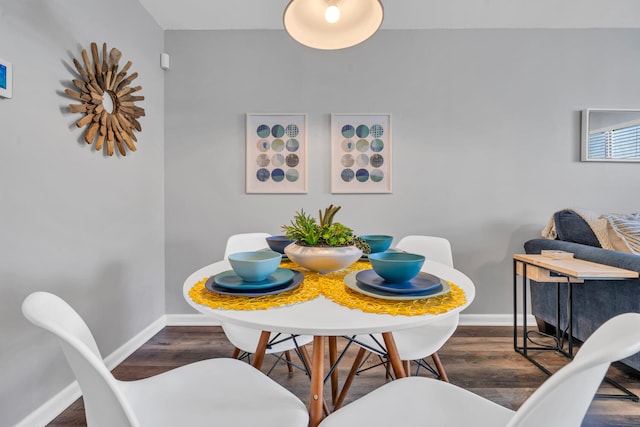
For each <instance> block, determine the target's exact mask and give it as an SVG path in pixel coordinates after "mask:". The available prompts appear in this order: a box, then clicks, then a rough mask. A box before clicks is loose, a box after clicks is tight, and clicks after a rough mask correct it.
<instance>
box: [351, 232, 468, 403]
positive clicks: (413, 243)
mask: <svg viewBox="0 0 640 427" xmlns="http://www.w3.org/2000/svg"><path fill="white" fill-rule="evenodd" d="M395 249H397V250H402V251H404V252H410V253H415V254H420V255H424V256H425V258H426V259H427V260H429V261H435V262H439V263H441V264H445V265H447V266H449V267H453V254H452V251H451V244H450V243H449V241H448V240H447V239H445V238H442V237H435V236H418V235H412V236H406V237H403V238H402V239H400V241H399V242H398V244H397V245H396V246H395ZM458 321H459V316H458V313H453V314H451V315H449V316H446V317H443V318H442V319H439V320H437V321H435V322H432V323H429V324H428V325H425V326H420V327H416V328H411V329H404V330H399V331H394V332H393V338H394V340H395V342H396V346H397V347H398V354H399V356H400V358H401V359H402V360H403V361H406V363H405V366H407V367H408V366H409V363H408V362H409V361H414V362H415V364H416V375H417V374H418V373H419V370H420V368H426V369H428V370H429V371H431V372H433V373H434V374H435V375H437V376H438V377H439V378H440V379H442V380H443V381H446V382H448V381H449V378H448V376H447V373H446V370H445V369H444V366H443V365H442V362H441V361H440V357H439V356H438V353H437V351H438V350H439V349H440V348H441V347H442V346H443V345H444V344H445V343H446V342H447V340H448V339H449V338H451V335H453V333H454V332H455V330H456V328H457V327H458ZM352 339H353V342H354V343H355V344H357V345H359V346H360V347H361V350H360V355H359V356H358V357H356V361H362V360H366V357H368V356H365V355H364V354H363V350H364V352H366V351H369V352H371V353H373V354H376V355H378V356H379V357H381V358H386V356H387V354H386V352H387V350H386V348H385V346H384V340H383V339H382V335H380V334H374V335H357V336H355V337H353V338H352ZM429 356H430V357H431V359H432V360H433V363H434V365H435V369H434V368H432V367H431V365H429V364H428V363H427V361H426V360H425V359H426V358H427V357H429ZM367 369H370V368H367ZM356 372H357V371H354V370H353V369H352V372H351V373H350V377H352V376H353V375H354V374H355V373H356ZM407 374H410V372H407ZM350 377H348V378H349V379H350V380H351V379H352V378H350ZM340 403H341V402H340Z"/></svg>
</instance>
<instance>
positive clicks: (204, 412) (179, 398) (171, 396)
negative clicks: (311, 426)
mask: <svg viewBox="0 0 640 427" xmlns="http://www.w3.org/2000/svg"><path fill="white" fill-rule="evenodd" d="M22 312H23V314H24V316H25V317H26V318H27V319H28V320H29V321H31V323H33V324H34V325H36V326H39V327H41V328H43V329H45V330H47V331H49V332H51V333H52V334H53V335H55V336H56V337H57V338H58V342H59V343H60V346H61V347H62V350H63V352H64V355H65V356H66V358H67V361H68V363H69V365H70V366H71V368H72V370H73V372H74V374H75V376H76V379H77V380H78V384H79V385H80V389H81V391H82V396H83V400H84V408H85V413H86V419H87V425H88V426H90V427H102V426H104V427H113V426H133V427H138V426H142V427H144V426H149V427H162V426H167V427H174V426H192V427H195V426H211V425H218V426H230V425H233V426H246V427H254V426H257V425H260V426H273V427H280V426H285V425H286V426H301V427H302V426H306V425H307V422H308V418H309V415H308V411H307V408H306V407H305V405H304V404H303V403H302V402H301V401H300V399H298V398H297V397H296V396H295V395H293V394H292V393H290V392H289V391H288V390H286V389H285V388H284V387H282V386H280V385H279V384H277V383H276V382H275V381H273V380H271V379H270V378H269V377H267V376H266V375H265V374H263V373H262V372H260V371H258V370H257V369H255V368H253V367H252V366H250V365H247V364H246V363H244V362H240V361H238V360H235V359H229V358H222V359H209V360H203V361H200V362H196V363H191V364H188V365H185V366H182V367H179V368H175V369H172V370H170V371H167V372H164V373H162V374H158V375H155V376H152V377H149V378H145V379H141V380H135V381H120V380H118V379H116V378H115V377H114V376H113V374H112V373H111V372H109V369H108V368H107V367H106V365H105V364H104V361H103V360H102V356H101V355H100V351H99V349H98V346H97V344H96V341H95V339H94V337H93V335H92V334H91V331H90V330H89V328H88V327H87V325H86V323H85V322H84V321H83V320H82V318H81V317H80V315H79V314H78V313H77V312H76V311H75V310H74V309H73V308H72V307H71V306H70V305H69V304H67V303H66V302H65V301H63V300H62V299H61V298H59V297H58V296H56V295H53V294H51V293H48V292H35V293H33V294H31V295H29V296H28V297H27V298H26V299H25V300H24V302H23V304H22Z"/></svg>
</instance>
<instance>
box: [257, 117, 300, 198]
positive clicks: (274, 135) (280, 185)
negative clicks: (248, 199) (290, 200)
mask: <svg viewBox="0 0 640 427" xmlns="http://www.w3.org/2000/svg"><path fill="white" fill-rule="evenodd" d="M304 124H305V116H304V115H300V116H299V115H291V116H288V115H249V114H248V115H247V178H246V179H247V192H249V193H281V192H282V193H298V192H304V191H306V182H304V181H305V176H306V174H305V171H304V168H305V159H304V156H305V152H304V149H305V135H304V127H305V125H304Z"/></svg>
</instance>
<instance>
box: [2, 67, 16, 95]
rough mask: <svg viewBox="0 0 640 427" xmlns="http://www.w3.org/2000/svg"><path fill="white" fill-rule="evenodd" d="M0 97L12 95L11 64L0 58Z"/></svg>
mask: <svg viewBox="0 0 640 427" xmlns="http://www.w3.org/2000/svg"><path fill="white" fill-rule="evenodd" d="M0 97H2V98H12V97H13V64H12V63H11V62H9V61H5V60H4V59H1V58H0Z"/></svg>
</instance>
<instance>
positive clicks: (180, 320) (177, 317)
mask: <svg viewBox="0 0 640 427" xmlns="http://www.w3.org/2000/svg"><path fill="white" fill-rule="evenodd" d="M165 318H166V322H167V326H220V322H219V321H217V320H216V319H214V318H212V317H211V316H207V315H205V314H167V315H166V316H165Z"/></svg>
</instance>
